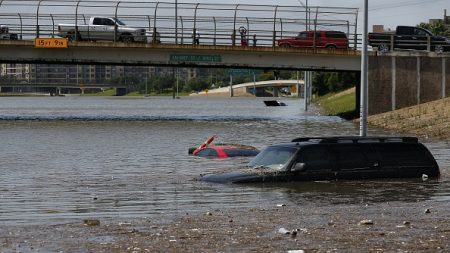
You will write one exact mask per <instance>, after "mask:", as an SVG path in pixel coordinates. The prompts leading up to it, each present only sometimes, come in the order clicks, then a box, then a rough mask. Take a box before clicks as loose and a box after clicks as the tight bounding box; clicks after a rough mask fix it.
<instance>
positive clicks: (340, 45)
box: [278, 31, 348, 49]
mask: <svg viewBox="0 0 450 253" xmlns="http://www.w3.org/2000/svg"><path fill="white" fill-rule="evenodd" d="M314 39H315V43H314ZM278 46H280V47H284V48H289V47H314V46H315V47H316V48H337V49H347V48H348V38H347V35H346V34H345V33H343V32H340V31H315V35H314V31H304V32H300V33H299V34H298V35H297V37H289V38H284V39H280V40H278Z"/></svg>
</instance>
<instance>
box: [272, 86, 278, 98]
mask: <svg viewBox="0 0 450 253" xmlns="http://www.w3.org/2000/svg"><path fill="white" fill-rule="evenodd" d="M273 97H278V89H277V87H273Z"/></svg>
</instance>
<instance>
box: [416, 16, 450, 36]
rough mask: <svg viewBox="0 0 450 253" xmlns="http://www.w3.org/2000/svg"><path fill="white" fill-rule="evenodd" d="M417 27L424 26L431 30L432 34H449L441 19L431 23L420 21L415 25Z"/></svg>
mask: <svg viewBox="0 0 450 253" xmlns="http://www.w3.org/2000/svg"><path fill="white" fill-rule="evenodd" d="M417 26H418V27H421V28H424V29H427V30H429V31H430V32H432V33H433V34H434V35H440V36H446V37H447V36H450V31H449V30H448V29H447V28H446V27H445V24H444V22H443V21H442V20H439V21H437V22H432V23H424V22H422V23H420V24H419V25H417Z"/></svg>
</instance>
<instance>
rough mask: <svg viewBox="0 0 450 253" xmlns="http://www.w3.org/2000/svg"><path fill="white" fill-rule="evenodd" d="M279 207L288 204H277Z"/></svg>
mask: <svg viewBox="0 0 450 253" xmlns="http://www.w3.org/2000/svg"><path fill="white" fill-rule="evenodd" d="M277 206H278V207H282V206H286V204H277Z"/></svg>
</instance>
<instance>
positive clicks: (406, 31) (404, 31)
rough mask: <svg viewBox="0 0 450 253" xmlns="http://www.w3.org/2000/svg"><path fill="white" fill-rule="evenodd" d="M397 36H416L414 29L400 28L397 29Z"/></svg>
mask: <svg viewBox="0 0 450 253" xmlns="http://www.w3.org/2000/svg"><path fill="white" fill-rule="evenodd" d="M397 34H399V35H402V34H414V27H408V26H399V27H397Z"/></svg>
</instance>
